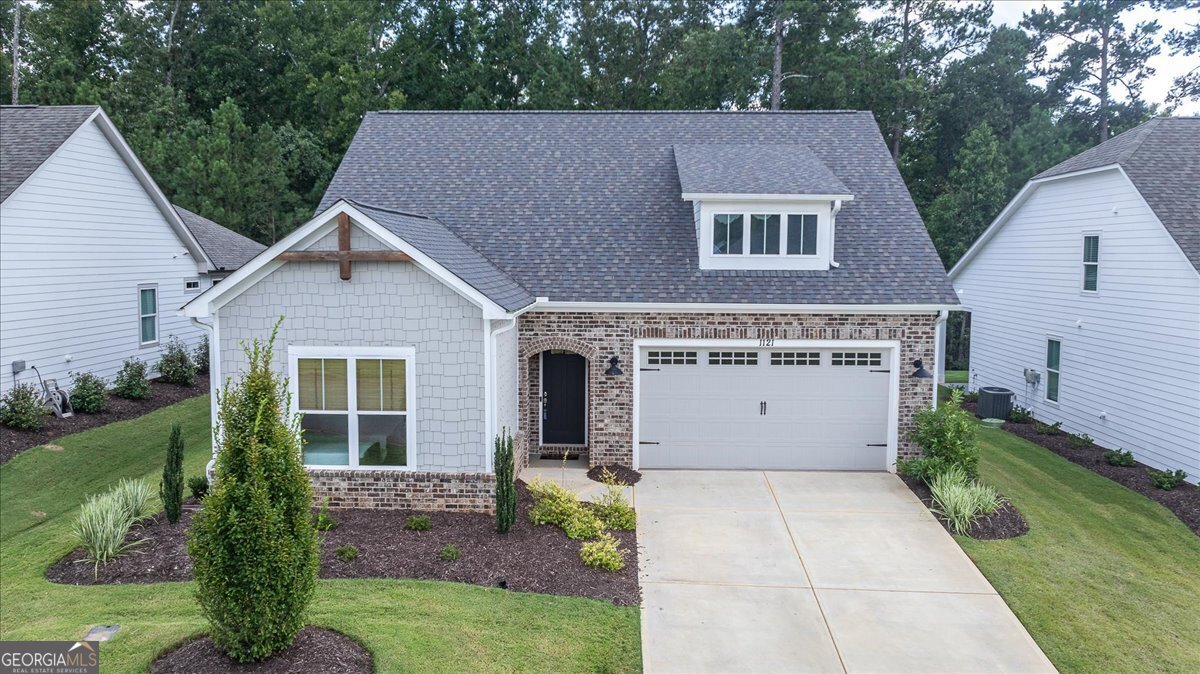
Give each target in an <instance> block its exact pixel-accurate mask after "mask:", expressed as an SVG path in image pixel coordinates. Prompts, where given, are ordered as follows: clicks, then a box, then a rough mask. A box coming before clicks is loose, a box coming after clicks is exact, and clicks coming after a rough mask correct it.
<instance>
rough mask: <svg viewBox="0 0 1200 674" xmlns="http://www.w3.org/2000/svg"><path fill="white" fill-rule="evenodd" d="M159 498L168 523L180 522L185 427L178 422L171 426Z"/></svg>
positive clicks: (159, 485) (159, 487)
mask: <svg viewBox="0 0 1200 674" xmlns="http://www.w3.org/2000/svg"><path fill="white" fill-rule="evenodd" d="M158 497H159V498H160V499H162V502H163V510H165V511H166V513H167V521H168V522H170V523H171V524H175V523H176V522H178V521H179V516H180V515H182V514H183V427H182V426H180V425H179V422H178V421H176V422H175V423H173V424H171V437H170V439H168V440H167V463H166V465H164V466H163V476H162V482H159V483H158Z"/></svg>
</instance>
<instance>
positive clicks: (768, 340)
mask: <svg viewBox="0 0 1200 674" xmlns="http://www.w3.org/2000/svg"><path fill="white" fill-rule="evenodd" d="M758 345H759V346H775V339H774V338H773V337H763V338H762V339H760V340H758Z"/></svg>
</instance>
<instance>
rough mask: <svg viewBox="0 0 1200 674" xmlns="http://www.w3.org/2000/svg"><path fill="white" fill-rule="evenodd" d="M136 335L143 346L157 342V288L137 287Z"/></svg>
mask: <svg viewBox="0 0 1200 674" xmlns="http://www.w3.org/2000/svg"><path fill="white" fill-rule="evenodd" d="M138 334H139V338H140V340H141V343H142V344H143V345H146V344H155V343H157V342H158V287H157V286H138Z"/></svg>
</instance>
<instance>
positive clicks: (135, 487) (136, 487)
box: [112, 478, 153, 524]
mask: <svg viewBox="0 0 1200 674" xmlns="http://www.w3.org/2000/svg"><path fill="white" fill-rule="evenodd" d="M112 495H113V498H114V499H116V501H117V504H118V505H120V506H121V508H122V509H123V510H124V511H125V516H126V517H128V518H129V522H130V524H136V523H137V522H139V521H141V520H144V519H146V518H147V517H149V516H150V514H149V512H148V511H149V506H150V498H151V496H152V495H153V492H152V491H151V490H150V485H149V484H147V483H146V482H144V481H142V480H130V479H128V478H126V479H124V480H121V481H120V482H118V483H117V486H115V487H113V489H112Z"/></svg>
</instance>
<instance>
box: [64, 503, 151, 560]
mask: <svg viewBox="0 0 1200 674" xmlns="http://www.w3.org/2000/svg"><path fill="white" fill-rule="evenodd" d="M132 526H133V519H131V518H130V517H129V512H128V510H127V509H126V505H125V504H123V503H122V502H121V500H120V499H118V497H117V495H116V491H115V490H112V491H107V492H104V493H103V494H94V495H92V496H89V497H88V499H87V500H86V501H84V502H83V505H81V506H80V507H79V516H78V518H76V520H75V525H74V527H72V533H74V534H75V537H76V538H78V539H79V545H80V547H82V548H83V551H84V554H85V557H84V559H83V560H82V561H88V562H91V563H92V570H93V573H94V574H95V575H96V576H99V575H100V565H101V564H107V563H109V562H111V561H112V560H114V559H116V558H117V557H118V556H119V555H121V554H123V553H125V552H126V551H128V550H129V549H131V548H133V547H135V546H137V545H140V544H141V543H143V542H145V541H144V540H142V541H126V540H125V538H126V537H127V536H128V535H129V528H130V527H132Z"/></svg>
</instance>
